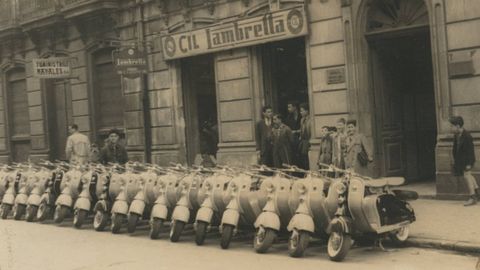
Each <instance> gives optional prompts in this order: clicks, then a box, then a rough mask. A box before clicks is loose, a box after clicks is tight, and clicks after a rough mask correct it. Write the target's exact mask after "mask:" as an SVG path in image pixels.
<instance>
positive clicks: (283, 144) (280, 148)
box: [272, 114, 293, 168]
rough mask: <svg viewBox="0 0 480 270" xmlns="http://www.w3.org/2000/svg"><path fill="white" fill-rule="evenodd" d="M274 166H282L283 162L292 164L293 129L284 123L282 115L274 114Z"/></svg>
mask: <svg viewBox="0 0 480 270" xmlns="http://www.w3.org/2000/svg"><path fill="white" fill-rule="evenodd" d="M272 132H273V166H274V167H276V168H281V167H282V165H283V164H292V142H293V133H292V130H291V129H290V128H289V127H288V126H287V125H285V124H283V123H282V116H281V115H280V114H275V115H274V116H273V131H272Z"/></svg>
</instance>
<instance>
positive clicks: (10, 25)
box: [0, 0, 20, 37]
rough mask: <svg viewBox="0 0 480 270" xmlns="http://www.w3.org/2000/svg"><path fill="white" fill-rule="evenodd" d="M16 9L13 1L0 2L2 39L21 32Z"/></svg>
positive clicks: (0, 0) (0, 35) (3, 0)
mask: <svg viewBox="0 0 480 270" xmlns="http://www.w3.org/2000/svg"><path fill="white" fill-rule="evenodd" d="M15 9H16V8H15V4H14V2H13V1H11V0H0V37H5V36H8V35H9V34H12V33H14V32H18V31H20V30H19V26H18V23H17V17H16V12H15Z"/></svg>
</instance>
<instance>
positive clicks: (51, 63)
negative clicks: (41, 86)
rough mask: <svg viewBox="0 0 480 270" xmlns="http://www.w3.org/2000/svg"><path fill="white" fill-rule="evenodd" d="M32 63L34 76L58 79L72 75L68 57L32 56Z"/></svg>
mask: <svg viewBox="0 0 480 270" xmlns="http://www.w3.org/2000/svg"><path fill="white" fill-rule="evenodd" d="M32 64H33V77H35V78H41V79H58V78H69V77H71V76H72V67H71V58H70V57H50V58H34V59H33V60H32Z"/></svg>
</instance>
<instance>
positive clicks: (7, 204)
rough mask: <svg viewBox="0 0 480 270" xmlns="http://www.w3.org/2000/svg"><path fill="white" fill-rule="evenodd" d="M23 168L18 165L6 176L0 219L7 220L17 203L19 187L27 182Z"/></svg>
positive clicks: (0, 206)
mask: <svg viewBox="0 0 480 270" xmlns="http://www.w3.org/2000/svg"><path fill="white" fill-rule="evenodd" d="M23 166H24V165H22V164H16V165H15V167H14V169H13V171H11V172H10V173H9V174H8V175H7V176H6V177H7V179H6V184H5V194H4V195H3V198H2V204H1V205H0V217H1V218H2V219H7V217H8V215H9V214H10V212H11V211H12V208H13V204H14V203H15V197H16V196H17V193H18V190H19V185H20V183H21V182H23V181H26V176H25V175H24V172H23V169H22V167H23Z"/></svg>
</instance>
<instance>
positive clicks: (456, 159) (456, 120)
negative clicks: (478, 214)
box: [450, 116, 479, 206]
mask: <svg viewBox="0 0 480 270" xmlns="http://www.w3.org/2000/svg"><path fill="white" fill-rule="evenodd" d="M450 124H452V130H453V133H454V135H455V136H454V141H453V149H452V155H453V175H454V176H457V177H463V179H464V180H465V182H466V184H467V187H468V195H470V198H469V199H468V201H467V202H465V204H464V205H465V206H470V205H474V204H476V203H477V196H478V195H479V189H478V184H477V181H476V180H475V177H473V175H472V168H473V165H474V164H475V148H474V145H473V138H472V136H471V135H470V133H469V132H468V131H466V130H465V129H464V128H463V118H462V117H461V116H454V117H452V118H451V119H450Z"/></svg>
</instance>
